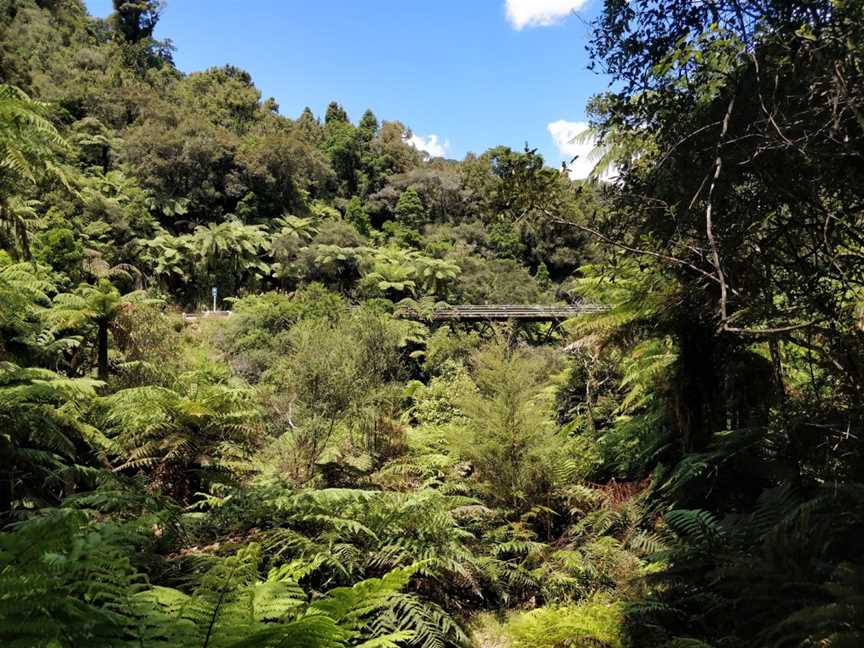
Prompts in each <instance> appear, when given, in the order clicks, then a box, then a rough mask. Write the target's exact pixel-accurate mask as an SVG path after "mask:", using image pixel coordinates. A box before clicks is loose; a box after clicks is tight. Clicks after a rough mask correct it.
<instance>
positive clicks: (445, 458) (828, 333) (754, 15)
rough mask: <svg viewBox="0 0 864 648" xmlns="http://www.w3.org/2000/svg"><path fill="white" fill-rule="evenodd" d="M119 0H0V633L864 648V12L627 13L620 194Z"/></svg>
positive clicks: (806, 3)
mask: <svg viewBox="0 0 864 648" xmlns="http://www.w3.org/2000/svg"><path fill="white" fill-rule="evenodd" d="M175 1H179V0H175ZM113 4H114V13H113V14H112V15H111V16H110V17H109V18H107V19H105V20H102V19H98V18H94V17H91V16H90V15H89V14H88V12H87V10H86V7H85V6H84V4H83V2H82V0H0V644H2V645H3V646H10V647H11V646H21V647H31V646H44V647H46V648H47V647H50V648H57V647H67V646H68V647H70V648H71V647H73V646H74V647H78V646H138V647H139V648H145V647H146V648H149V647H151V646H152V647H159V646H162V647H166V648H167V647H181V646H182V647H186V646H201V647H202V648H208V647H209V648H216V647H224V648H228V647H232V648H239V647H241V646H250V647H251V646H256V647H257V646H273V647H276V646H283V647H289V646H290V647H308V648H324V647H326V648H338V647H347V646H363V647H365V648H388V647H389V648H401V647H409V646H416V647H423V648H438V647H440V648H445V647H450V646H465V647H469V646H476V647H478V648H493V647H495V648H564V647H582V646H584V647H594V648H596V647H607V648H640V647H646V648H661V647H669V648H673V647H680V648H706V647H707V648H710V647H713V648H725V647H732V646H735V647H739V646H753V647H764V646H770V647H775V648H787V647H801V648H804V647H808V648H809V647H816V646H819V647H822V648H827V647H836V648H846V647H853V646H860V645H864V553H862V552H864V549H862V544H861V541H860V539H861V537H862V533H864V447H862V439H861V435H862V432H864V421H862V416H864V400H862V397H864V237H862V232H864V211H862V210H864V3H861V2H859V1H857V0H794V1H791V0H711V1H708V2H698V3H695V2H692V1H691V0H629V1H624V0H605V1H604V3H603V10H602V12H601V14H600V16H599V18H598V19H597V20H596V21H595V22H594V23H593V25H592V26H591V29H592V34H593V36H592V37H591V41H590V43H589V46H588V50H589V54H590V57H591V60H592V64H593V65H594V66H595V67H596V68H597V69H598V70H602V71H604V72H605V73H607V74H609V75H610V76H611V78H612V79H613V81H614V83H613V84H612V85H611V86H610V90H609V91H607V92H604V93H601V94H599V95H597V96H595V97H594V98H593V99H592V100H591V102H590V104H589V106H588V111H589V114H590V117H591V125H590V132H589V133H588V134H587V135H586V137H590V138H591V139H592V140H593V141H595V142H596V151H595V154H594V158H592V159H596V166H595V170H594V172H593V173H592V176H591V177H589V178H588V179H586V180H571V179H570V177H569V175H568V173H567V169H566V168H564V169H557V168H550V167H549V166H547V165H546V164H545V162H544V160H543V158H542V156H541V155H540V154H539V153H538V152H537V151H536V150H535V149H531V148H529V147H528V146H527V145H526V147H525V148H524V149H522V150H512V149H511V148H508V147H504V146H500V147H495V148H491V149H489V150H487V151H485V152H483V153H479V154H469V155H467V156H466V157H465V158H464V159H462V160H450V159H443V158H431V157H430V156H429V155H428V154H426V153H423V152H422V151H419V150H418V149H416V148H415V147H414V146H412V144H411V139H410V137H411V131H410V128H409V125H406V124H403V123H401V122H399V121H386V120H385V121H381V120H379V118H378V117H377V116H376V114H375V112H374V111H373V109H372V108H374V107H372V108H370V109H369V110H367V111H366V112H365V113H363V114H362V115H349V114H347V113H346V111H345V110H344V108H343V107H342V106H341V105H340V103H339V102H338V97H336V98H334V101H333V102H332V103H330V105H329V106H328V107H327V109H326V112H325V114H324V115H316V114H314V113H313V111H312V110H310V109H308V108H307V109H306V110H304V111H303V112H302V113H301V114H299V115H292V116H286V115H283V114H281V112H280V109H279V106H278V105H277V103H276V101H275V100H274V99H272V98H266V97H265V96H263V95H262V93H261V91H260V90H259V89H258V88H257V87H256V85H255V83H254V81H253V79H252V78H251V76H250V74H249V73H247V72H246V71H244V70H242V69H239V68H237V67H232V66H225V67H212V68H210V69H207V70H203V71H199V72H193V73H183V72H181V71H180V70H179V69H178V68H177V67H176V66H175V64H174V62H173V58H172V55H173V52H174V50H173V46H172V44H171V42H170V41H167V40H166V41H160V40H156V39H155V38H154V30H155V28H156V26H157V24H158V21H159V17H160V13H161V12H162V11H163V10H164V8H165V6H164V2H161V1H159V0H114V3H113ZM238 7H239V5H238ZM238 10H239V9H238ZM454 109H455V108H454ZM214 289H215V291H216V292H215V296H214V292H213V290H214ZM213 300H215V305H216V308H217V309H218V310H220V311H231V313H230V316H222V317H211V316H207V315H208V314H207V313H206V312H205V311H207V310H208V309H212V307H213V303H214V301H213ZM448 304H451V305H452V304H473V305H491V304H495V305H502V304H510V305H514V304H515V305H559V306H564V305H579V304H592V305H595V306H597V307H596V308H593V309H591V311H592V312H586V313H585V314H582V315H578V316H576V317H573V318H571V319H568V320H567V321H565V322H561V321H555V320H550V321H517V320H511V321H505V322H493V321H483V322H471V321H464V320H459V319H458V318H457V319H453V320H442V319H440V318H439V317H437V316H436V313H437V314H440V312H441V310H442V309H443V308H445V307H446V306H447V305H448Z"/></svg>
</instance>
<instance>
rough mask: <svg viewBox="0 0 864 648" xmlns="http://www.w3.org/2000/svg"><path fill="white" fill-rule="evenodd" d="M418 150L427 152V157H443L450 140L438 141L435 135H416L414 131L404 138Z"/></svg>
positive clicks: (448, 147)
mask: <svg viewBox="0 0 864 648" xmlns="http://www.w3.org/2000/svg"><path fill="white" fill-rule="evenodd" d="M405 141H406V142H408V143H409V144H410V145H411V146H413V147H414V148H416V149H417V150H418V151H423V152H424V153H428V154H429V157H433V158H436V157H444V156H445V155H447V151H448V150H449V149H450V140H448V139H445V140H444V141H443V142H439V141H438V136H437V135H417V134H416V133H415V134H413V135H411V137H409V138H407V139H406V140H405Z"/></svg>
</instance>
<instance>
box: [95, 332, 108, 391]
mask: <svg viewBox="0 0 864 648" xmlns="http://www.w3.org/2000/svg"><path fill="white" fill-rule="evenodd" d="M98 325H99V339H98V341H97V354H98V359H97V376H98V378H99V380H107V379H108V322H105V321H101V320H100V321H99V323H98Z"/></svg>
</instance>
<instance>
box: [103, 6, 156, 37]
mask: <svg viewBox="0 0 864 648" xmlns="http://www.w3.org/2000/svg"><path fill="white" fill-rule="evenodd" d="M113 2H114V13H113V14H112V15H111V19H110V21H111V23H112V24H113V25H114V27H115V29H117V31H118V32H119V33H120V34H121V35H122V36H123V38H124V39H126V41H128V42H130V43H137V42H139V41H144V40H149V39H151V38H153V30H154V29H156V24H157V23H158V22H159V16H160V14H161V13H162V11H163V10H164V9H165V0H113Z"/></svg>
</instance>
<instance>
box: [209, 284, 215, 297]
mask: <svg viewBox="0 0 864 648" xmlns="http://www.w3.org/2000/svg"><path fill="white" fill-rule="evenodd" d="M210 292H211V293H213V296H214V297H215V296H216V287H215V286H214V287H213V288H211V289H210Z"/></svg>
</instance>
